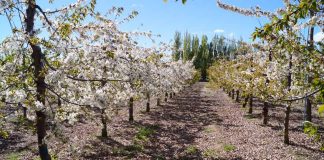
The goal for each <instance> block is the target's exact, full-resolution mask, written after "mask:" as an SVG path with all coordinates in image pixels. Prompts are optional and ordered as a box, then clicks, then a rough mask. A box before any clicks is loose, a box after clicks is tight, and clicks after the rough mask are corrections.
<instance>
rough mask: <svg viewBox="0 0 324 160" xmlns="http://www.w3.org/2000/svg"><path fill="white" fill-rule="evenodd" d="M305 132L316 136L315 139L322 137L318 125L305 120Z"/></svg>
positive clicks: (313, 136)
mask: <svg viewBox="0 0 324 160" xmlns="http://www.w3.org/2000/svg"><path fill="white" fill-rule="evenodd" d="M304 133H305V134H307V135H308V136H309V137H312V138H314V139H315V141H319V140H320V138H321V135H320V134H319V133H318V127H317V126H315V125H314V124H313V123H312V122H309V121H305V122H304Z"/></svg>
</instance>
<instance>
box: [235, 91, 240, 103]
mask: <svg viewBox="0 0 324 160" xmlns="http://www.w3.org/2000/svg"><path fill="white" fill-rule="evenodd" d="M235 101H236V102H240V91H239V90H237V91H236V99H235Z"/></svg>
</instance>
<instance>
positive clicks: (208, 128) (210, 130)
mask: <svg viewBox="0 0 324 160" xmlns="http://www.w3.org/2000/svg"><path fill="white" fill-rule="evenodd" d="M213 131H214V130H213V129H212V128H210V127H206V128H205V129H204V132H205V133H212V132H213Z"/></svg>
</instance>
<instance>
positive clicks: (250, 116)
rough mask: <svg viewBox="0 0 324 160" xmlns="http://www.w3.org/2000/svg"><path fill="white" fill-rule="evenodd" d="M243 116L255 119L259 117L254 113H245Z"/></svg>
mask: <svg viewBox="0 0 324 160" xmlns="http://www.w3.org/2000/svg"><path fill="white" fill-rule="evenodd" d="M243 117H244V118H246V119H255V118H257V117H256V116H255V115H253V114H245V115H244V116H243Z"/></svg>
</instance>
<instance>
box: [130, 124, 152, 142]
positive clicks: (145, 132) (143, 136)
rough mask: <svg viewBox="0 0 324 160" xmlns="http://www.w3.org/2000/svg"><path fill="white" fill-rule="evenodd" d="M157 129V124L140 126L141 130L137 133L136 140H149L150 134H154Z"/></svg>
mask: <svg viewBox="0 0 324 160" xmlns="http://www.w3.org/2000/svg"><path fill="white" fill-rule="evenodd" d="M156 129H157V126H148V127H139V130H138V132H137V133H136V135H135V141H144V142H147V141H148V140H149V136H151V135H153V134H154V133H155V132H156Z"/></svg>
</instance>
